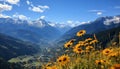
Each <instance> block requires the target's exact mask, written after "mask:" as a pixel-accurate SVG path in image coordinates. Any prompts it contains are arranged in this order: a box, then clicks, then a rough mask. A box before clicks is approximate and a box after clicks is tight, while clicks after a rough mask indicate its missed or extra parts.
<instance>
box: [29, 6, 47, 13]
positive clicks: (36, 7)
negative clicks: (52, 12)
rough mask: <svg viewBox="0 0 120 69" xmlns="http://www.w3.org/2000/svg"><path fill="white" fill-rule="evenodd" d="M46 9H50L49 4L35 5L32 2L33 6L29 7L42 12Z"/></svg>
mask: <svg viewBox="0 0 120 69" xmlns="http://www.w3.org/2000/svg"><path fill="white" fill-rule="evenodd" d="M46 9H49V6H46V5H45V6H33V5H32V4H31V7H29V10H31V11H33V12H39V13H42V12H44V11H45V10H46Z"/></svg>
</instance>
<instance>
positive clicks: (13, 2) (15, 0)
mask: <svg viewBox="0 0 120 69" xmlns="http://www.w3.org/2000/svg"><path fill="white" fill-rule="evenodd" d="M6 2H8V3H9V4H18V3H19V2H20V0H6Z"/></svg>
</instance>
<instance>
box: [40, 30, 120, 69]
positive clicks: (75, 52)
mask: <svg viewBox="0 0 120 69" xmlns="http://www.w3.org/2000/svg"><path fill="white" fill-rule="evenodd" d="M85 33H86V31H85V30H81V31H79V32H77V34H76V36H77V38H82V36H84V35H85ZM119 46H120V33H119V42H111V44H110V45H109V46H107V47H105V48H103V47H104V46H101V45H100V42H99V40H98V39H97V37H96V35H95V34H94V36H93V38H86V39H82V40H80V41H77V40H76V39H71V40H69V41H68V42H66V43H65V44H64V48H65V52H64V54H63V55H61V56H58V57H57V58H56V61H50V62H48V63H47V64H43V66H42V69H120V47H119Z"/></svg>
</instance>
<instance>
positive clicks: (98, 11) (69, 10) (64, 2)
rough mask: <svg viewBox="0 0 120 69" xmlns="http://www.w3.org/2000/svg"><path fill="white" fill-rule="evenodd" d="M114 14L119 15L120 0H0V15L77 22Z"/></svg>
mask: <svg viewBox="0 0 120 69" xmlns="http://www.w3.org/2000/svg"><path fill="white" fill-rule="evenodd" d="M6 6H7V7H6ZM114 15H120V0H0V17H7V16H10V17H19V18H21V19H22V18H23V19H30V20H35V19H38V18H42V19H45V20H47V21H52V22H58V23H65V22H76V23H77V22H87V21H92V20H95V19H96V18H98V17H101V16H114Z"/></svg>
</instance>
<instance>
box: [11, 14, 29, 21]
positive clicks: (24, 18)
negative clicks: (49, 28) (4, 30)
mask: <svg viewBox="0 0 120 69" xmlns="http://www.w3.org/2000/svg"><path fill="white" fill-rule="evenodd" d="M13 18H19V19H21V20H28V17H26V16H25V15H22V14H14V15H13Z"/></svg>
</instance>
